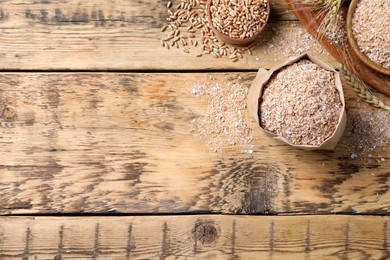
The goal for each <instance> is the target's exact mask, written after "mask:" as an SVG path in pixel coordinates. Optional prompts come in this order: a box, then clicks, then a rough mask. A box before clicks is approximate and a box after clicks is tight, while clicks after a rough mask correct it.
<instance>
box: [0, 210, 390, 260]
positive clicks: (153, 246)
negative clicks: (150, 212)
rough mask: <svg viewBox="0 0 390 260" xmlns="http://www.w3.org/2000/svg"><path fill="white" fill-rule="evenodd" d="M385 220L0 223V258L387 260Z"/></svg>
mask: <svg viewBox="0 0 390 260" xmlns="http://www.w3.org/2000/svg"><path fill="white" fill-rule="evenodd" d="M388 221H389V218H388V217H380V216H376V217H370V216H365V217H363V216H355V217H351V216H332V217H328V216H300V217H259V216H250V217H245V216H210V215H197V216H159V217H155V216H148V217H145V216H137V217H35V218H34V217H2V218H0V234H1V236H0V238H1V239H0V258H1V259H4V260H6V259H14V257H17V258H19V259H75V258H81V259H189V258H194V259H388V257H389V255H390V254H389V250H388V246H389V245H388V243H389V242H388V237H389V236H390V231H389V228H388Z"/></svg>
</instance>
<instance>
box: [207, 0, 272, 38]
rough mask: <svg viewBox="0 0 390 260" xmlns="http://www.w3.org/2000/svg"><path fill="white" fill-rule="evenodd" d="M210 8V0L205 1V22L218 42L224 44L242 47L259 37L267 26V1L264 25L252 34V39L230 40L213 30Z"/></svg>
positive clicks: (268, 11) (268, 8) (268, 13)
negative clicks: (220, 41)
mask: <svg viewBox="0 0 390 260" xmlns="http://www.w3.org/2000/svg"><path fill="white" fill-rule="evenodd" d="M210 6H211V0H209V1H207V5H206V12H207V13H206V15H207V21H208V23H209V25H210V27H211V29H212V30H213V32H214V33H215V35H216V36H217V37H218V38H219V39H220V40H222V41H224V42H227V43H231V44H235V45H244V44H248V43H251V42H254V41H255V40H256V39H257V38H258V37H259V35H260V34H261V33H262V32H263V31H264V28H265V26H266V25H267V22H268V18H269V16H270V5H269V1H267V16H266V18H265V21H264V24H263V25H262V26H261V27H260V28H259V30H258V31H257V32H256V33H255V34H253V36H252V37H247V38H243V39H241V38H231V37H229V36H228V35H226V34H223V33H222V32H220V31H219V30H218V29H217V28H215V27H214V26H213V23H212V21H211V10H210Z"/></svg>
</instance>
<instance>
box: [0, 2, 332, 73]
mask: <svg viewBox="0 0 390 260" xmlns="http://www.w3.org/2000/svg"><path fill="white" fill-rule="evenodd" d="M177 2H178V1H173V4H174V5H176V3H177ZM166 4H167V1H166V0H164V1H161V0H159V1H154V0H145V1H126V0H117V1H114V0H109V1H107V0H96V1H93V2H87V1H81V0H66V1H64V0H62V1H60V0H56V1H32V0H28V1H11V0H6V1H1V8H0V35H1V46H2V48H1V50H0V58H1V61H2V62H1V63H0V69H2V70H68V69H71V70H203V69H222V70H226V69H257V68H259V67H260V66H263V67H267V68H269V67H270V66H272V65H274V64H276V63H277V62H280V61H281V60H283V59H285V58H286V57H287V56H290V55H297V53H300V52H304V51H306V50H309V49H310V48H311V47H313V50H312V53H314V54H315V53H316V52H315V50H316V49H315V48H314V46H312V45H314V40H308V39H307V38H310V36H309V34H308V33H304V31H305V29H304V27H302V26H301V25H300V24H299V22H298V21H297V20H296V18H295V16H294V15H293V13H292V12H291V11H289V9H288V6H287V4H286V3H285V1H284V0H275V1H271V6H272V13H273V15H272V17H271V19H270V25H269V26H267V29H266V32H265V33H264V34H263V36H262V38H261V39H260V40H259V41H258V45H259V48H258V49H257V50H256V51H254V53H253V55H252V56H250V55H246V56H245V58H244V59H242V60H240V61H239V62H236V63H233V62H231V61H230V59H229V58H227V57H225V58H224V59H215V58H213V57H212V56H211V55H204V56H203V57H200V58H196V57H195V55H196V54H198V53H199V52H201V48H200V46H198V47H197V48H195V47H192V48H191V50H190V54H187V53H184V52H183V51H182V50H177V49H176V48H175V49H171V50H167V49H166V48H163V47H162V46H161V43H160V40H161V39H162V38H163V37H165V34H166V33H161V32H160V28H161V27H162V26H163V25H164V24H165V23H166V18H167V17H168V15H169V14H168V12H167V8H166ZM291 19H294V21H286V20H291ZM196 39H197V40H198V41H199V42H200V41H201V40H200V32H199V34H197V38H196ZM276 45H280V46H276ZM289 49H291V50H289ZM288 50H289V51H288ZM317 56H318V54H317ZM322 57H323V58H324V59H325V60H327V61H329V62H333V64H337V63H336V62H335V60H334V59H332V58H331V57H330V56H329V55H322Z"/></svg>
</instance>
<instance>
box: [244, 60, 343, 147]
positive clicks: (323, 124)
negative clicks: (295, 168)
mask: <svg viewBox="0 0 390 260" xmlns="http://www.w3.org/2000/svg"><path fill="white" fill-rule="evenodd" d="M248 109H249V112H250V114H251V116H252V117H253V118H254V119H255V120H256V122H257V124H258V125H259V126H260V129H261V130H262V131H264V132H265V133H266V134H267V135H268V136H271V137H272V138H274V139H278V140H280V141H282V142H284V143H287V144H289V145H291V146H294V147H298V148H302V149H306V150H315V149H322V150H333V149H334V148H335V146H336V144H337V142H338V141H339V140H340V138H341V136H342V134H343V132H344V129H345V126H346V112H345V102H344V93H343V88H342V85H341V80H340V76H339V74H338V72H337V71H335V70H334V69H333V68H331V67H330V66H329V65H327V64H325V63H323V62H321V61H320V60H318V59H316V58H315V57H312V56H310V55H307V54H305V55H302V56H299V57H295V58H292V59H290V60H287V61H286V62H284V63H282V64H280V65H278V66H276V67H274V68H272V69H270V70H265V69H259V71H258V73H257V75H256V78H255V80H254V81H253V82H252V86H251V88H250V90H249V93H248Z"/></svg>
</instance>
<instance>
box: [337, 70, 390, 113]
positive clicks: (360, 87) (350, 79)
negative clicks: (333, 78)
mask: <svg viewBox="0 0 390 260" xmlns="http://www.w3.org/2000/svg"><path fill="white" fill-rule="evenodd" d="M341 75H342V76H343V78H344V80H345V81H346V82H347V83H348V84H349V85H351V86H352V88H353V90H355V92H356V93H357V94H358V96H359V97H361V98H363V99H364V100H365V101H366V102H367V103H369V104H371V105H372V106H374V107H377V108H382V109H384V110H387V111H390V107H389V106H388V105H386V104H385V103H384V102H383V101H382V100H380V99H379V98H377V97H376V96H374V94H372V93H371V91H370V90H369V89H368V87H367V85H366V84H365V83H364V82H363V81H362V80H361V79H360V78H359V77H357V76H356V75H355V74H353V73H352V72H351V71H349V70H348V68H347V66H345V65H344V64H343V65H342V67H341Z"/></svg>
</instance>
